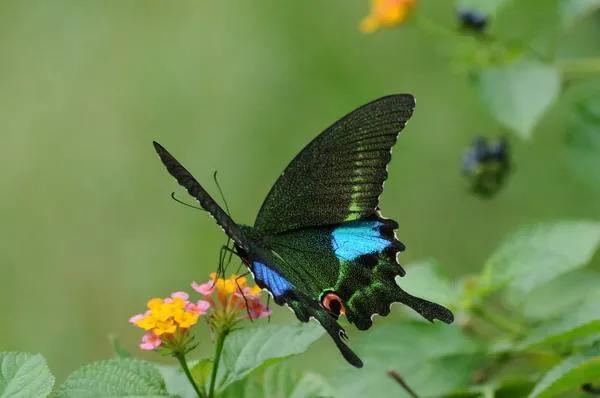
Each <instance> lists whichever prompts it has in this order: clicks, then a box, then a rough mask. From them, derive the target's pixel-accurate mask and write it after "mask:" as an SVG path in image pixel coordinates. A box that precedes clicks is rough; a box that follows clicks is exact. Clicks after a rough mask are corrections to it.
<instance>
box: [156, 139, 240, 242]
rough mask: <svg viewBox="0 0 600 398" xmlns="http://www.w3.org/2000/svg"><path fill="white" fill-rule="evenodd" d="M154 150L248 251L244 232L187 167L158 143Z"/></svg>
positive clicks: (185, 186)
mask: <svg viewBox="0 0 600 398" xmlns="http://www.w3.org/2000/svg"><path fill="white" fill-rule="evenodd" d="M153 144H154V149H155V150H156V153H158V156H159V157H160V160H161V161H162V162H163V164H164V165H165V167H166V168H167V171H168V172H169V174H171V175H172V176H173V177H174V178H175V179H176V180H177V182H178V183H179V185H181V186H182V187H184V188H185V189H186V190H187V191H188V193H189V194H190V195H192V196H193V197H194V198H195V199H196V200H197V201H198V203H200V206H202V207H203V208H204V209H205V210H206V211H208V212H209V213H210V214H211V215H212V216H213V218H214V219H215V220H216V221H217V223H218V224H219V225H220V226H221V227H222V228H223V230H224V231H225V233H227V235H229V236H230V237H231V239H233V241H234V242H235V243H236V244H237V245H238V246H240V247H241V248H242V249H246V250H247V247H246V244H245V239H244V235H243V233H242V231H241V230H240V228H239V227H238V226H237V224H236V223H235V222H234V221H233V220H232V219H231V217H229V215H228V214H227V213H226V212H225V211H224V210H223V209H222V208H221V206H219V204H218V203H217V202H215V200H214V199H213V198H212V197H211V196H210V195H209V194H208V192H206V190H205V189H204V188H202V186H201V185H200V183H199V182H198V181H196V179H195V178H194V176H192V174H191V173H190V172H189V171H187V170H186V168H185V167H183V166H182V165H181V163H179V162H178V161H177V159H175V158H174V157H173V155H171V154H170V153H169V152H168V151H167V150H166V149H165V148H164V147H163V146H162V145H160V144H159V143H158V142H156V141H154V142H153Z"/></svg>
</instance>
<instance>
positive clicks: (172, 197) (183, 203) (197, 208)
mask: <svg viewBox="0 0 600 398" xmlns="http://www.w3.org/2000/svg"><path fill="white" fill-rule="evenodd" d="M171 199H173V200H174V201H175V202H177V203H179V204H182V205H184V206H187V207H191V208H192V209H196V210H202V211H206V210H204V209H203V208H202V207H198V206H194V205H191V204H189V203H185V202H184V201H183V200H180V199H177V198H176V197H175V192H171Z"/></svg>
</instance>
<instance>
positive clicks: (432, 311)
mask: <svg viewBox="0 0 600 398" xmlns="http://www.w3.org/2000/svg"><path fill="white" fill-rule="evenodd" d="M397 292H398V295H397V297H396V299H397V300H398V301H399V302H401V303H402V304H405V305H407V306H409V307H410V308H412V309H413V310H415V311H416V312H418V313H419V315H421V316H422V317H423V318H425V319H427V320H428V321H429V322H433V321H434V320H435V319H438V320H440V321H442V322H445V323H452V322H454V315H453V314H452V311H450V310H449V309H448V308H446V307H444V306H442V305H439V304H436V303H432V302H431V301H427V300H425V299H422V298H419V297H415V296H413V295H411V294H408V293H407V292H405V291H404V290H402V289H400V288H398V290H397Z"/></svg>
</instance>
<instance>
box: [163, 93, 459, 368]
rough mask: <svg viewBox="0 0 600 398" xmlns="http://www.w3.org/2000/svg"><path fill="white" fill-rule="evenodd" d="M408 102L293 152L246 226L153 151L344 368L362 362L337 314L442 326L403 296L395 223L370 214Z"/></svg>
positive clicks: (335, 128) (378, 108) (378, 107)
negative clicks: (416, 319) (318, 332)
mask: <svg viewBox="0 0 600 398" xmlns="http://www.w3.org/2000/svg"><path fill="white" fill-rule="evenodd" d="M413 107H414V100H413V98H412V96H410V95H406V94H404V95H395V96H389V97H384V98H381V99H379V100H376V101H374V102H372V103H370V104H367V105H365V106H363V107H361V108H359V109H357V110H356V111H354V112H352V113H350V114H348V115H347V116H346V117H344V118H342V119H341V120H339V121H338V122H336V123H335V124H333V125H332V126H331V127H329V128H328V129H327V130H325V132H323V133H322V134H321V135H319V136H317V138H315V139H314V140H313V141H312V142H311V143H310V144H309V145H307V146H306V147H305V149H304V150H302V151H301V152H300V153H299V154H298V155H297V156H296V158H295V159H294V160H293V161H292V162H291V163H290V165H289V166H288V167H287V168H286V169H285V171H284V173H283V174H282V175H281V177H280V178H279V179H278V180H277V182H276V183H275V185H274V186H273V188H272V189H271V191H270V193H269V194H268V195H267V198H266V199H265V202H264V203H263V205H262V207H261V209H260V211H259V213H258V216H257V218H256V221H255V223H254V226H241V225H238V224H236V223H235V222H234V221H233V220H232V219H231V218H230V217H229V215H228V214H227V213H225V212H224V211H223V209H221V207H220V206H219V205H218V204H217V203H216V202H215V201H214V200H213V199H212V198H211V197H210V195H208V193H207V192H206V191H205V190H204V189H203V188H202V187H201V186H200V184H199V183H198V182H197V181H196V180H195V179H194V178H193V176H192V175H191V174H190V173H189V172H188V171H187V170H186V169H185V168H184V167H183V166H182V165H181V164H180V163H179V162H178V161H177V160H175V158H173V156H172V155H170V154H169V153H168V152H167V151H166V150H165V149H164V148H163V147H162V146H160V145H159V144H157V143H154V146H155V149H156V151H157V152H158V154H159V156H160V158H161V160H162V161H163V163H164V164H165V166H166V167H167V169H168V171H169V172H170V173H171V175H173V176H174V177H175V178H176V179H177V181H178V182H179V183H180V184H181V185H182V186H184V187H185V188H186V189H187V190H188V192H189V193H190V194H191V195H192V196H193V197H195V198H196V199H197V200H198V202H199V203H200V205H201V206H202V207H203V208H204V209H206V210H207V211H209V212H210V213H211V215H212V216H213V217H214V218H215V220H216V221H217V223H218V224H219V225H221V227H222V228H223V230H224V231H225V232H226V233H227V235H228V236H229V237H230V238H231V239H232V240H233V242H234V247H235V251H236V253H237V255H238V256H239V257H240V258H241V259H242V260H243V262H244V263H245V264H246V266H247V267H248V269H249V270H250V272H252V274H253V277H254V279H255V282H256V283H257V284H258V286H260V287H261V288H264V289H267V290H268V291H269V292H270V293H271V295H272V296H273V298H274V301H275V302H276V303H277V304H280V305H281V304H286V305H288V306H289V307H290V308H291V309H292V310H293V311H294V313H295V314H296V316H297V318H298V319H299V320H301V321H303V322H307V321H308V320H309V319H310V318H314V319H316V320H317V321H318V322H319V323H320V324H321V325H322V326H323V327H324V328H325V330H326V331H327V332H328V333H329V335H330V336H331V337H332V339H333V340H334V342H335V344H336V345H337V347H338V348H339V349H340V351H341V353H342V355H343V356H344V357H345V358H346V360H348V362H350V363H351V364H352V365H354V366H357V367H360V366H362V361H361V360H360V359H359V358H358V357H357V356H356V354H354V352H352V351H351V350H350V349H349V348H348V346H347V345H346V343H345V341H346V339H347V336H346V332H345V331H344V329H343V328H342V327H341V326H340V325H339V324H338V322H337V319H338V317H339V316H340V315H342V314H343V315H345V316H346V317H347V319H348V321H349V322H350V323H352V324H354V325H355V326H356V327H357V328H358V329H361V330H364V329H368V328H369V327H370V326H371V325H372V317H373V315H374V314H380V315H382V316H385V315H387V314H388V313H389V312H390V306H391V304H392V303H394V302H402V303H403V304H406V305H408V306H409V307H411V308H412V309H414V310H415V311H417V312H418V313H419V314H421V315H422V316H423V317H425V318H426V319H428V320H430V321H433V320H434V319H440V320H442V321H444V322H447V323H450V322H452V320H453V315H452V313H451V312H450V311H449V310H448V309H446V308H444V307H442V306H441V305H439V304H435V303H432V302H429V301H427V300H423V299H420V298H417V297H414V296H411V295H410V294H408V293H406V292H405V291H404V290H402V289H401V288H400V286H399V285H398V284H397V283H396V277H398V276H404V275H405V271H404V269H403V268H402V267H401V266H400V265H399V264H398V262H397V255H398V253H399V252H401V251H403V250H404V245H403V244H402V243H401V242H400V241H399V240H398V239H397V238H396V235H395V230H396V229H397V228H398V224H397V223H396V222H395V221H393V220H390V219H386V218H383V217H382V216H381V215H380V213H379V207H378V203H379V195H380V194H381V193H382V191H383V182H384V181H385V179H386V178H387V164H388V162H389V160H390V158H391V148H392V146H393V145H394V143H395V142H396V138H397V135H398V133H399V132H400V130H402V128H403V127H404V124H405V122H406V120H408V118H409V117H410V115H411V114H412V110H413Z"/></svg>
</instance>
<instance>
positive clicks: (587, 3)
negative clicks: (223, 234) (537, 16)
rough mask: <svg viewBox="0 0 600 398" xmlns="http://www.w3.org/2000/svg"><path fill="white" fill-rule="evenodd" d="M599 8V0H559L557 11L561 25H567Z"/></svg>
mask: <svg viewBox="0 0 600 398" xmlns="http://www.w3.org/2000/svg"><path fill="white" fill-rule="evenodd" d="M598 9H600V0H561V1H560V3H559V11H560V14H561V18H562V21H563V26H565V27H569V26H571V25H573V24H574V23H575V22H577V20H579V19H581V18H583V17H585V16H586V15H589V14H591V13H592V12H594V11H596V10H598Z"/></svg>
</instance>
